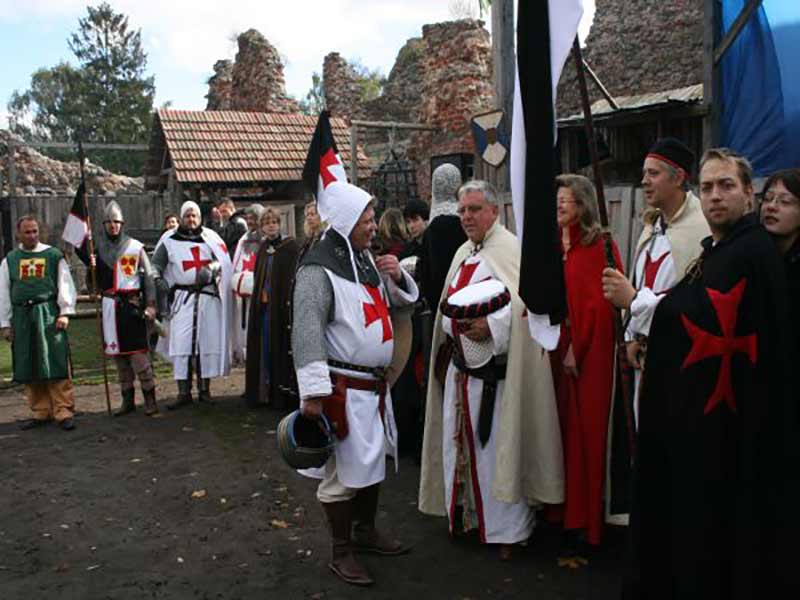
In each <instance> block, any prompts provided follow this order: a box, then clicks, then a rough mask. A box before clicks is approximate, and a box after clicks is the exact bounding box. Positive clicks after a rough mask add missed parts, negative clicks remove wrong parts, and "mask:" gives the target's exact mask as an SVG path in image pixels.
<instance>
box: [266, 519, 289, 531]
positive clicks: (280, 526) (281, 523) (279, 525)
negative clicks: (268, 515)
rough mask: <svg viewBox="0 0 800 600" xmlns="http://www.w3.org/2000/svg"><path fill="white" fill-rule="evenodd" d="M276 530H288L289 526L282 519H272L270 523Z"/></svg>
mask: <svg viewBox="0 0 800 600" xmlns="http://www.w3.org/2000/svg"><path fill="white" fill-rule="evenodd" d="M269 524H270V525H272V526H273V527H274V528H275V529H288V527H289V524H288V523H287V522H286V521H281V520H280V519H272V521H270V522H269Z"/></svg>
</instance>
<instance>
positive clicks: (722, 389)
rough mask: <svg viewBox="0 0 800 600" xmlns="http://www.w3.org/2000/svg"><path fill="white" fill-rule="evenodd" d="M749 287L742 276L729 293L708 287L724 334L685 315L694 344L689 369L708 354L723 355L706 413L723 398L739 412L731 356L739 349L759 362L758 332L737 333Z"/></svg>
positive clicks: (684, 366)
mask: <svg viewBox="0 0 800 600" xmlns="http://www.w3.org/2000/svg"><path fill="white" fill-rule="evenodd" d="M746 287H747V279H746V278H742V279H741V280H740V281H739V283H737V284H736V285H735V286H733V288H731V290H730V291H729V292H728V293H722V292H719V291H717V290H712V289H711V288H706V292H707V293H708V297H709V299H710V300H711V305H712V306H713V307H714V311H715V312H716V313H717V320H718V321H719V326H720V329H721V331H722V336H717V335H714V334H713V333H711V332H708V331H704V330H702V329H700V328H699V327H698V326H697V325H695V324H694V323H692V322H691V321H690V320H689V319H688V318H687V317H686V315H681V319H682V320H683V326H684V327H685V328H686V333H688V334H689V337H690V338H692V348H691V350H689V354H688V355H687V356H686V358H685V359H684V361H683V365H682V368H683V369H685V368H686V367H688V366H689V365H693V364H694V363H696V362H699V361H701V360H703V359H705V358H711V357H714V356H719V357H721V358H722V364H721V365H720V368H719V375H718V376H717V384H716V386H715V387H714V391H713V392H712V393H711V396H710V397H709V399H708V401H707V402H706V407H705V409H704V410H703V414H704V415H707V414H708V413H710V412H711V411H712V410H714V408H716V406H717V405H718V404H721V403H722V402H723V401H724V402H725V403H726V404H727V405H728V408H730V409H731V411H732V412H734V413H735V412H736V396H735V395H734V391H733V384H732V382H731V358H732V357H733V355H734V354H736V353H740V354H746V355H747V358H749V359H750V362H751V363H752V364H755V362H756V359H757V357H758V348H757V338H756V335H755V334H754V333H751V334H750V335H745V336H740V337H736V336H735V335H734V331H735V329H736V319H737V317H738V314H739V304H740V303H741V301H742V296H743V295H744V290H745V288H746Z"/></svg>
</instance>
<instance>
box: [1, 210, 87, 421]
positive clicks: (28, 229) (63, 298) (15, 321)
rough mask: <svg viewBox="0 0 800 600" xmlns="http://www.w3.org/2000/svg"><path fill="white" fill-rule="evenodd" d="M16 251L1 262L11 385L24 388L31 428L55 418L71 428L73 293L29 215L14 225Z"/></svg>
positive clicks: (62, 265) (64, 269)
mask: <svg viewBox="0 0 800 600" xmlns="http://www.w3.org/2000/svg"><path fill="white" fill-rule="evenodd" d="M17 239H19V241H20V246H19V248H17V249H15V250H12V251H11V252H10V253H9V254H8V256H6V258H5V259H4V260H3V262H2V263H0V333H2V335H3V337H4V338H5V339H6V340H8V341H9V342H11V348H12V350H11V353H12V361H13V371H14V381H16V382H17V383H23V384H25V395H26V397H27V398H28V404H29V405H30V407H31V410H32V411H33V419H29V420H26V421H21V422H20V428H21V429H32V428H34V427H38V426H40V425H43V424H45V423H47V422H48V421H50V420H51V419H55V420H56V421H57V422H58V423H59V425H60V426H61V428H62V429H65V430H70V429H74V427H75V423H74V421H73V414H74V410H75V399H74V395H73V389H72V380H71V379H70V375H71V366H70V359H69V344H68V342H67V326H68V325H69V317H68V315H72V314H75V303H76V300H77V293H76V291H75V284H74V283H73V281H72V276H71V275H70V272H69V267H68V266H67V262H66V261H65V260H64V255H63V254H62V252H61V250H59V249H58V248H54V247H52V246H48V245H47V244H42V243H41V242H40V241H39V222H38V220H37V218H36V217H35V216H33V215H25V216H24V217H21V218H20V219H19V221H17Z"/></svg>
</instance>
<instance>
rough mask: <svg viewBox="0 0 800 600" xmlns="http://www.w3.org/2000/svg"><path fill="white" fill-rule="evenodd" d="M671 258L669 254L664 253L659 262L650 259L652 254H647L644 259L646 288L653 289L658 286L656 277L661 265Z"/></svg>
mask: <svg viewBox="0 0 800 600" xmlns="http://www.w3.org/2000/svg"><path fill="white" fill-rule="evenodd" d="M667 256H669V252H664V254H662V255H661V256H660V257H659V258H658V259H657V260H652V259H651V258H650V253H649V252H647V253H646V254H645V257H644V287H646V288H650V289H651V290H652V289H653V286H654V285H655V284H656V277H657V276H658V270H659V269H660V268H661V263H663V262H664V260H665V259H666V258H667Z"/></svg>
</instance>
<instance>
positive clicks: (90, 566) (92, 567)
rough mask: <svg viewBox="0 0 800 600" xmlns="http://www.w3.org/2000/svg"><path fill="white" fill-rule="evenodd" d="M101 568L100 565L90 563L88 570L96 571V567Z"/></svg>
mask: <svg viewBox="0 0 800 600" xmlns="http://www.w3.org/2000/svg"><path fill="white" fill-rule="evenodd" d="M99 568H100V565H89V566H88V567H86V570H87V571H94V570H95V569H99Z"/></svg>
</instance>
